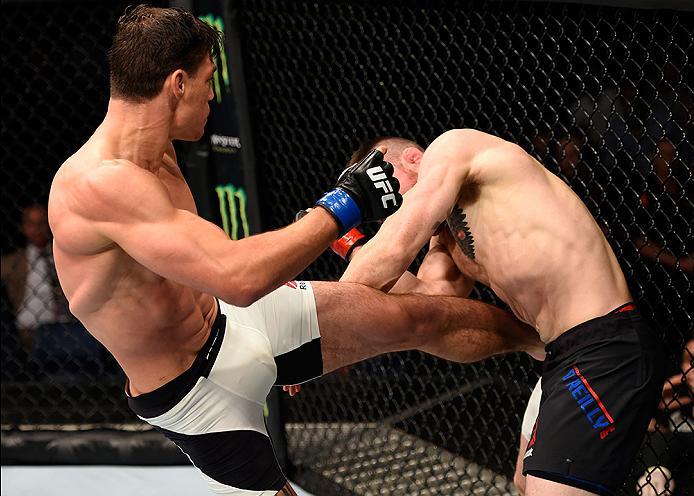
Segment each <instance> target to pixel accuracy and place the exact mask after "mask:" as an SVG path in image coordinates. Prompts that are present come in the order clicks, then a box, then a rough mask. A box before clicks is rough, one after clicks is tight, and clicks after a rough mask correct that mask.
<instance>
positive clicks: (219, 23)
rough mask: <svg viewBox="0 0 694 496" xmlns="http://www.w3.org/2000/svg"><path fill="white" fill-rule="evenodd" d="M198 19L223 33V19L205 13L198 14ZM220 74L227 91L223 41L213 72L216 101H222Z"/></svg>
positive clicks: (227, 76) (227, 74)
mask: <svg viewBox="0 0 694 496" xmlns="http://www.w3.org/2000/svg"><path fill="white" fill-rule="evenodd" d="M200 20H202V21H204V22H206V23H207V24H209V25H210V26H212V27H213V28H215V29H216V30H217V31H219V32H220V33H222V34H224V21H223V20H222V18H221V17H218V16H215V15H212V14H207V15H204V16H200ZM220 73H221V76H222V81H223V82H224V89H225V91H227V92H228V91H229V70H228V69H227V51H226V47H225V44H224V42H222V46H221V50H220V51H219V64H217V70H216V71H215V73H214V94H215V97H216V98H217V103H222V84H221V82H220V81H219V76H220Z"/></svg>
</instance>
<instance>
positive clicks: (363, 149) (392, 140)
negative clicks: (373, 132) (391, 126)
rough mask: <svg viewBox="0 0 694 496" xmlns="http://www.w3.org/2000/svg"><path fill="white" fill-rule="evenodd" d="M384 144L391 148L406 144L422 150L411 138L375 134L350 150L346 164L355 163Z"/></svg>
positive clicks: (402, 146) (401, 146)
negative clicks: (375, 135) (352, 150)
mask: <svg viewBox="0 0 694 496" xmlns="http://www.w3.org/2000/svg"><path fill="white" fill-rule="evenodd" d="M384 144H385V145H386V146H388V148H389V149H391V148H393V147H394V146H395V147H398V146H399V147H400V148H404V147H406V146H415V147H417V148H419V149H420V150H422V151H423V150H424V149H423V148H422V147H421V146H419V145H418V144H417V142H415V141H413V140H411V139H407V138H400V137H398V136H377V137H375V138H372V139H370V140H368V141H365V142H363V143H362V144H361V145H359V148H357V149H356V150H354V152H352V156H351V157H350V158H349V160H348V161H347V165H348V166H349V165H352V164H356V163H357V162H359V161H360V160H361V159H363V158H364V157H366V155H367V154H368V153H369V152H370V151H371V150H373V149H374V148H376V147H377V146H379V145H384Z"/></svg>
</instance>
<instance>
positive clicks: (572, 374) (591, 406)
mask: <svg viewBox="0 0 694 496" xmlns="http://www.w3.org/2000/svg"><path fill="white" fill-rule="evenodd" d="M562 381H564V385H565V386H566V387H567V389H568V390H569V393H571V396H573V398H574V399H575V400H576V403H577V404H578V406H579V408H580V409H581V410H582V411H583V413H584V414H585V416H586V418H587V419H588V421H589V422H590V423H591V425H592V426H593V429H596V430H597V429H600V439H605V438H606V437H607V435H608V434H609V433H610V432H612V431H614V429H615V426H614V419H613V418H612V416H611V415H610V413H609V412H608V411H607V408H605V405H603V403H602V401H600V397H599V396H598V395H597V393H596V392H595V391H594V390H593V388H592V387H591V386H590V384H589V383H588V381H587V380H586V378H585V377H584V376H583V375H582V374H581V371H580V370H579V369H578V367H577V366H575V365H574V366H573V367H571V368H570V369H569V371H568V372H567V373H566V374H565V375H564V377H562Z"/></svg>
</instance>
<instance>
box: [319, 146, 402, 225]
mask: <svg viewBox="0 0 694 496" xmlns="http://www.w3.org/2000/svg"><path fill="white" fill-rule="evenodd" d="M393 172H394V170H393V165H392V164H389V163H388V162H385V161H384V160H383V153H381V152H380V151H379V150H371V151H370V152H369V154H368V155H367V156H366V157H364V159H363V160H362V161H361V162H358V163H356V164H354V165H352V166H350V167H348V168H347V169H345V170H344V171H343V172H342V174H340V177H339V178H338V180H337V184H336V185H335V188H334V189H333V190H331V191H328V192H327V193H326V194H325V195H323V197H322V198H321V199H320V200H318V202H316V205H317V206H320V207H323V208H324V209H326V210H327V211H328V212H329V213H330V214H331V215H332V216H333V217H334V218H335V221H336V222H337V224H338V228H339V229H338V231H339V232H338V238H339V237H340V236H342V235H343V234H345V233H346V232H347V231H349V230H350V229H352V228H353V227H356V226H357V225H359V224H360V223H362V222H371V221H378V220H383V219H385V218H386V217H388V216H389V215H390V214H392V213H394V212H395V211H396V210H397V209H398V208H399V207H400V205H401V204H402V195H401V194H400V193H399V190H400V183H399V182H398V180H397V179H396V178H395V177H394V176H393ZM381 193H384V194H381Z"/></svg>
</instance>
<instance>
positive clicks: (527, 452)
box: [523, 448, 534, 459]
mask: <svg viewBox="0 0 694 496" xmlns="http://www.w3.org/2000/svg"><path fill="white" fill-rule="evenodd" d="M533 449H534V448H530V449H529V450H528V451H526V452H525V456H524V457H523V459H525V458H530V457H531V456H533Z"/></svg>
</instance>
